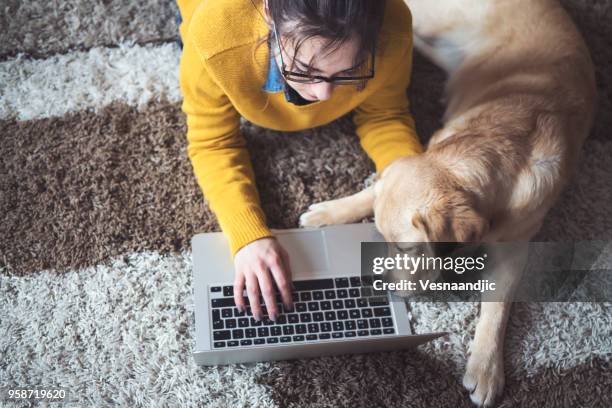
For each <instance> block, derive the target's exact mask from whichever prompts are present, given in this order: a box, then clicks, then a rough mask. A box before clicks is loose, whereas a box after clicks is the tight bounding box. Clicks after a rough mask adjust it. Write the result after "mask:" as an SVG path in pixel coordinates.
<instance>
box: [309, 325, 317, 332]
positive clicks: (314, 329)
mask: <svg viewBox="0 0 612 408" xmlns="http://www.w3.org/2000/svg"><path fill="white" fill-rule="evenodd" d="M318 332H319V325H318V324H317V323H309V324H308V333H318Z"/></svg>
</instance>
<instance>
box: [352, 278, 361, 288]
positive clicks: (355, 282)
mask: <svg viewBox="0 0 612 408" xmlns="http://www.w3.org/2000/svg"><path fill="white" fill-rule="evenodd" d="M350 281H351V287H355V286H361V278H359V276H351V278H350Z"/></svg>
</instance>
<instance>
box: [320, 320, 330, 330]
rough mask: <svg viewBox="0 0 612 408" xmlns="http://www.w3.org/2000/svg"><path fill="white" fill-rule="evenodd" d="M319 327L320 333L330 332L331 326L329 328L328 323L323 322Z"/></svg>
mask: <svg viewBox="0 0 612 408" xmlns="http://www.w3.org/2000/svg"><path fill="white" fill-rule="evenodd" d="M320 326H321V331H322V332H330V331H332V326H331V323H329V322H323V323H321V324H320Z"/></svg>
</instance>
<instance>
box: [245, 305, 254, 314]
mask: <svg viewBox="0 0 612 408" xmlns="http://www.w3.org/2000/svg"><path fill="white" fill-rule="evenodd" d="M246 310H247V311H246V314H247V316H253V311H252V310H251V306H247V307H246Z"/></svg>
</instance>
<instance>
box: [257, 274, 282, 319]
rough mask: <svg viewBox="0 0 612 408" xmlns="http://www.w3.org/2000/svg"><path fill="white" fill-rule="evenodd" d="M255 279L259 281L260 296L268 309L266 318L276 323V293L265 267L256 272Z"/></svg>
mask: <svg viewBox="0 0 612 408" xmlns="http://www.w3.org/2000/svg"><path fill="white" fill-rule="evenodd" d="M257 278H258V279H259V287H260V288H261V294H262V296H263V298H264V302H265V303H266V308H267V309H268V316H270V319H271V320H273V321H276V317H277V316H278V314H279V313H278V306H277V305H276V291H275V290H274V285H273V282H272V277H271V276H270V272H269V270H268V267H267V266H266V265H263V267H262V268H261V269H260V270H258V273H257Z"/></svg>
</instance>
